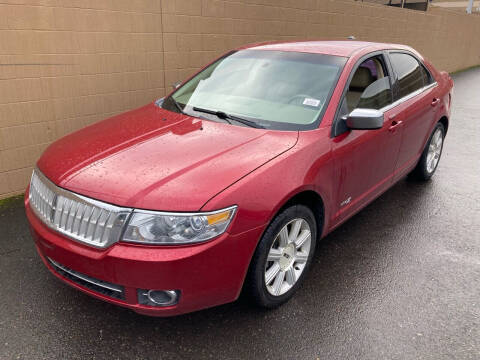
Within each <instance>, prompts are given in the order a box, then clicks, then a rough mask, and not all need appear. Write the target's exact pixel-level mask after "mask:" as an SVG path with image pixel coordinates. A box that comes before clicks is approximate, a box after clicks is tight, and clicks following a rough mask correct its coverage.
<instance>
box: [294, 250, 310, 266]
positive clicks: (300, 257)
mask: <svg viewBox="0 0 480 360" xmlns="http://www.w3.org/2000/svg"><path fill="white" fill-rule="evenodd" d="M307 260H308V254H306V253H303V252H297V255H296V256H295V262H296V263H300V264H304V263H306V262H307Z"/></svg>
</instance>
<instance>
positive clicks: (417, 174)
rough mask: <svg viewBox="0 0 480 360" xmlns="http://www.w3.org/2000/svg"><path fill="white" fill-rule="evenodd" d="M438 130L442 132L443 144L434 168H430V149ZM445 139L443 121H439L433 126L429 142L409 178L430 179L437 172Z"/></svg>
mask: <svg viewBox="0 0 480 360" xmlns="http://www.w3.org/2000/svg"><path fill="white" fill-rule="evenodd" d="M437 130H438V131H440V133H441V136H442V145H441V148H440V154H439V157H438V161H437V163H436V164H435V166H434V167H433V169H430V170H429V168H428V164H427V157H428V150H429V147H430V144H431V142H432V139H433V136H434V135H435V133H436V132H437ZM444 140H445V127H444V126H443V124H442V123H440V122H439V123H437V125H435V127H434V128H433V131H432V133H431V134H430V137H429V138H428V141H427V144H426V145H425V148H424V149H423V152H422V155H421V156H420V159H419V160H418V163H417V166H416V167H415V169H413V170H412V172H410V174H409V175H408V176H409V178H411V179H415V180H419V181H427V180H430V178H431V177H432V176H433V174H435V170H437V167H438V164H439V162H440V158H441V156H442V151H443V142H444Z"/></svg>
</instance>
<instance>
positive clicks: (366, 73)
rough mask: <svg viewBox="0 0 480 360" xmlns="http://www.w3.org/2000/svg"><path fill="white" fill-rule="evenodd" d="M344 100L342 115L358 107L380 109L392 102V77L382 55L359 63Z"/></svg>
mask: <svg viewBox="0 0 480 360" xmlns="http://www.w3.org/2000/svg"><path fill="white" fill-rule="evenodd" d="M343 101H344V102H343V103H342V108H341V112H342V116H344V115H347V113H350V112H351V111H352V110H353V109H356V108H362V109H376V110H378V109H381V108H383V107H385V106H387V105H389V104H391V103H392V90H391V87H390V78H389V76H388V72H387V68H386V66H385V63H384V61H383V57H382V56H375V57H372V58H370V59H367V60H365V61H364V62H362V63H361V64H360V65H359V67H358V68H357V70H356V71H355V73H354V74H353V77H352V80H351V81H350V84H349V87H348V91H347V93H346V95H345V98H344V100H343Z"/></svg>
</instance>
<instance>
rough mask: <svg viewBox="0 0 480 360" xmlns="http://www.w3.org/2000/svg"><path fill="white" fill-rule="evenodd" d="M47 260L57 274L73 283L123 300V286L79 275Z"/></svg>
mask: <svg viewBox="0 0 480 360" xmlns="http://www.w3.org/2000/svg"><path fill="white" fill-rule="evenodd" d="M47 260H48V262H49V264H50V265H51V266H52V267H53V268H54V269H55V271H56V272H57V273H58V274H60V275H62V276H63V277H65V278H67V279H69V280H71V281H73V282H74V283H76V284H78V285H80V286H82V287H85V288H87V289H90V290H92V291H95V292H97V293H100V294H103V295H106V296H109V297H111V298H115V299H120V300H125V289H124V288H123V286H120V285H116V284H112V283H109V282H106V281H102V280H98V279H95V278H92V277H91V276H88V275H85V274H82V273H79V272H77V271H74V270H72V269H69V268H67V267H66V266H63V265H60V264H59V263H58V262H56V261H53V260H52V259H50V258H47Z"/></svg>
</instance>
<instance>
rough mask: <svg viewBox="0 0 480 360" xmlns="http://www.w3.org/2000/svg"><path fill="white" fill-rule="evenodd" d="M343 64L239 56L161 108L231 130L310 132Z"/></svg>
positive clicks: (269, 54) (263, 53)
mask: <svg viewBox="0 0 480 360" xmlns="http://www.w3.org/2000/svg"><path fill="white" fill-rule="evenodd" d="M345 62H346V58H343V57H338V56H331V55H321V54H309V53H297V52H283V51H270V50H242V51H237V52H234V53H231V54H229V55H227V56H225V57H223V58H221V59H219V60H217V61H216V62H215V63H213V64H211V65H210V66H208V67H207V68H205V69H204V70H203V71H201V72H200V73H198V74H197V75H196V76H195V77H193V78H192V79H191V80H189V81H188V82H186V83H185V84H184V85H183V86H181V87H180V88H179V89H177V91H175V92H174V93H173V94H172V95H171V96H170V97H168V98H166V99H165V101H164V102H163V105H162V107H163V108H165V109H167V110H171V111H175V112H179V111H183V112H184V113H186V114H188V115H192V116H197V117H205V118H207V119H211V120H216V121H225V118H227V121H228V122H229V123H231V124H235V125H242V126H245V125H248V124H249V122H248V121H244V122H243V123H241V122H240V121H238V120H249V121H250V124H252V122H254V123H255V124H258V125H259V126H258V127H265V128H270V129H281V130H305V129H313V128H315V127H317V126H318V123H319V122H320V119H321V116H322V115H323V112H324V110H325V109H326V106H327V105H328V101H329V99H330V96H331V94H332V92H333V89H334V87H335V84H336V83H337V80H338V77H339V75H340V71H341V69H342V68H343V65H344V64H345ZM205 110H208V112H206V111H205ZM215 113H217V114H218V113H220V114H221V115H222V116H220V117H219V116H218V115H215ZM230 117H231V120H232V119H233V121H230V120H228V118H230ZM235 117H236V118H237V121H238V122H237V121H235Z"/></svg>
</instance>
